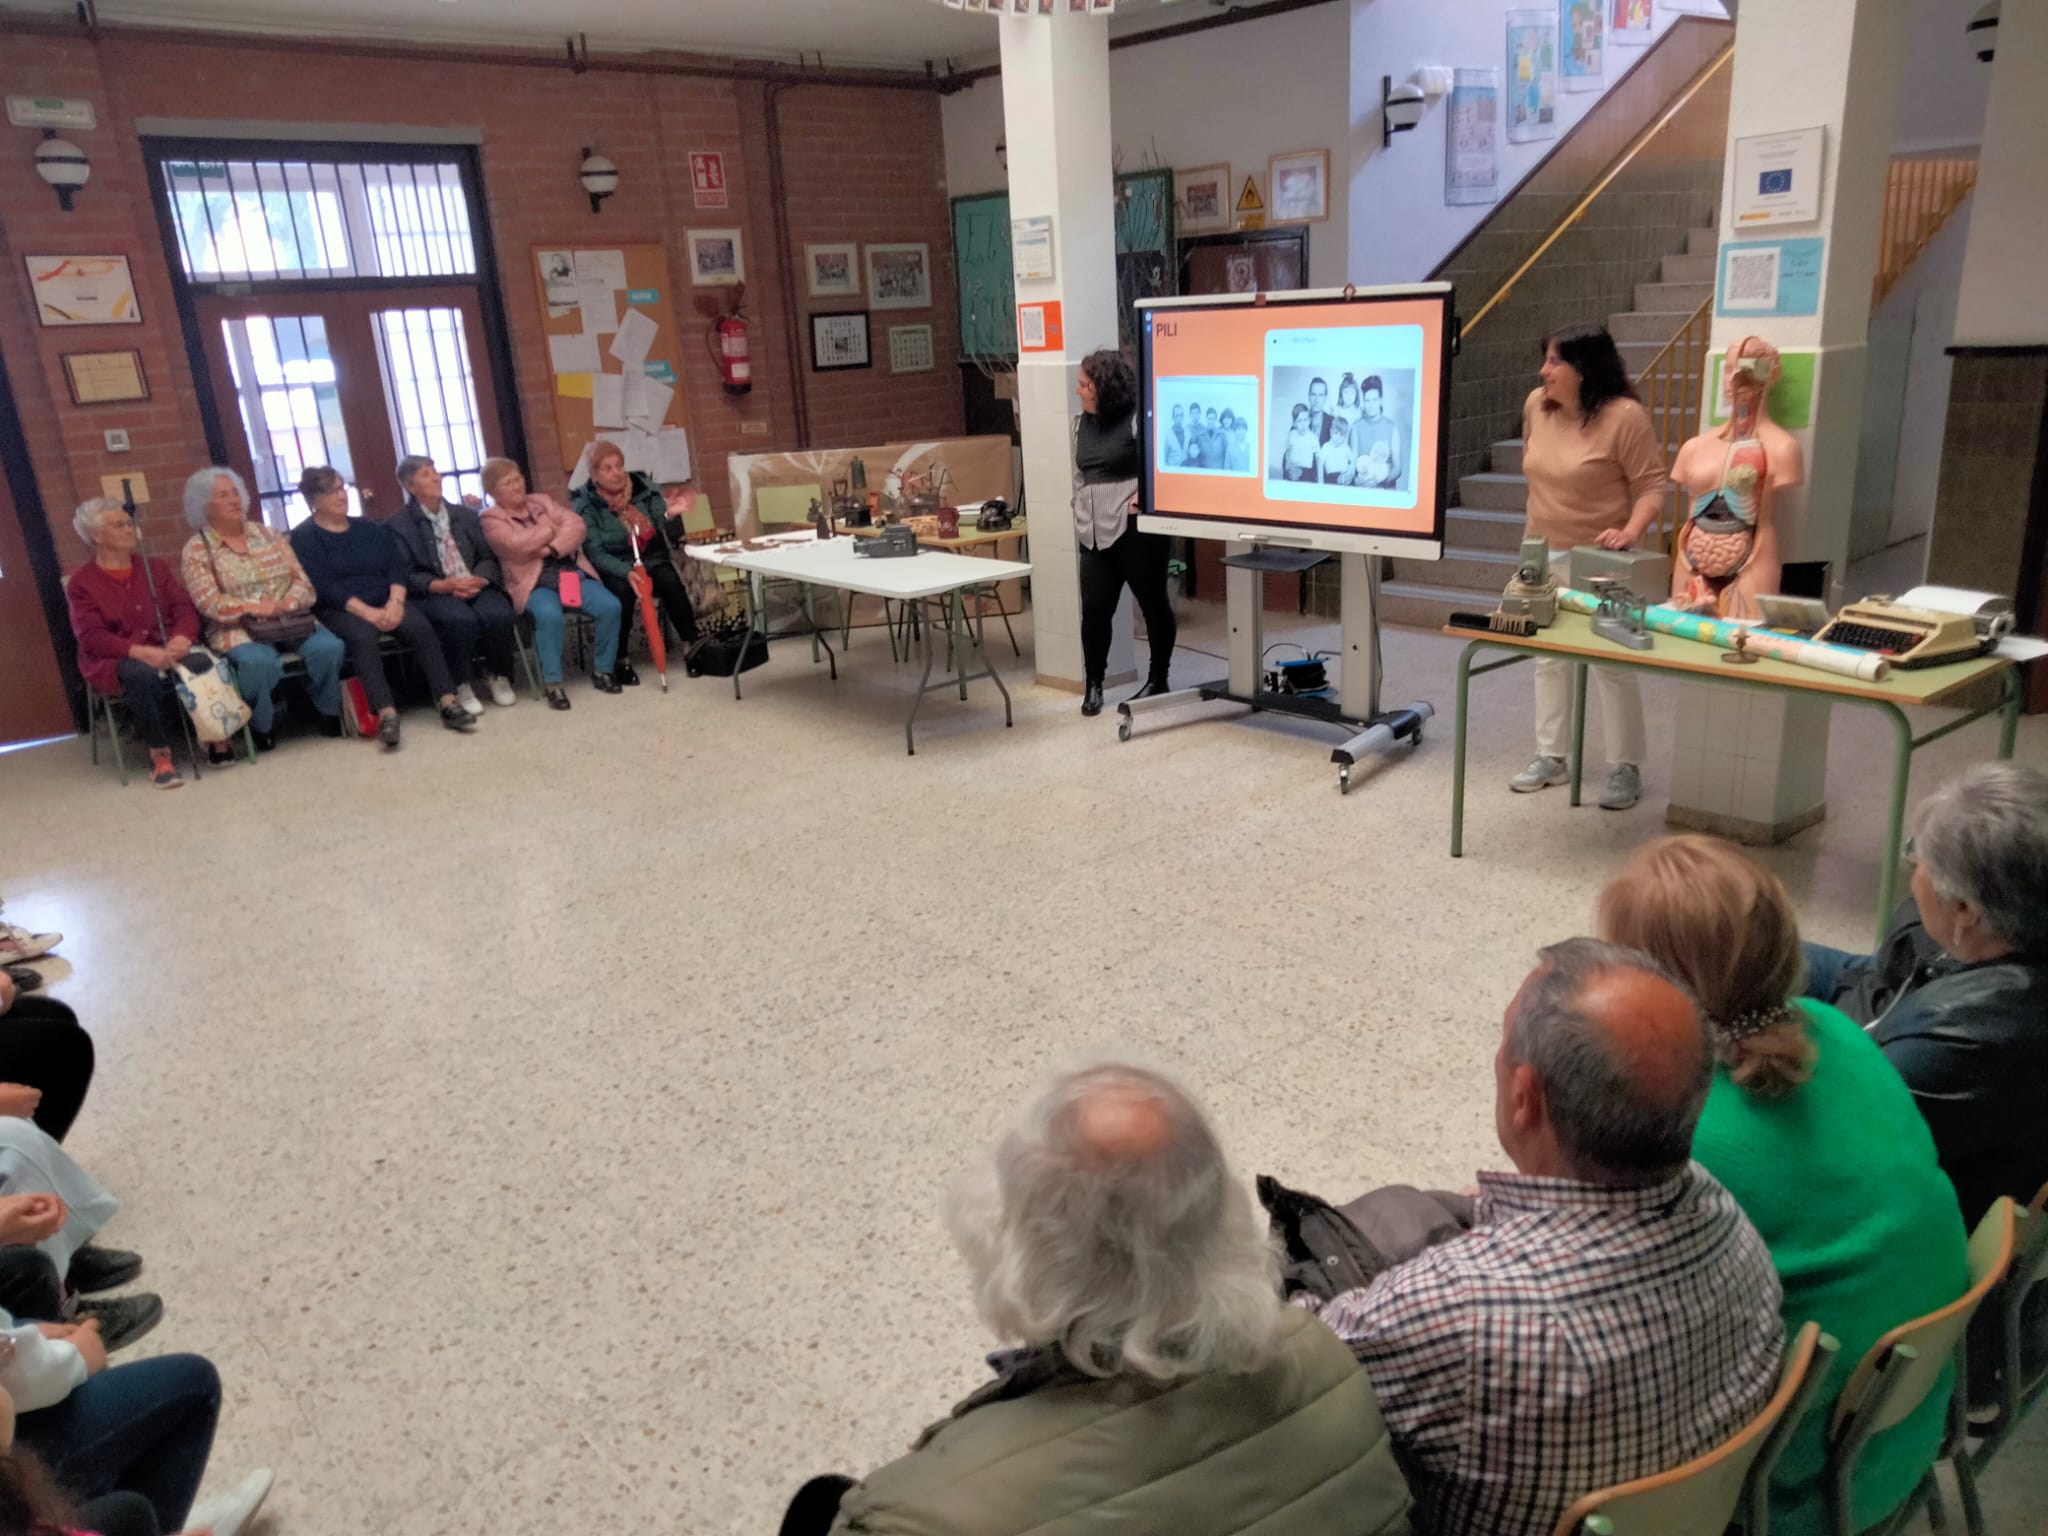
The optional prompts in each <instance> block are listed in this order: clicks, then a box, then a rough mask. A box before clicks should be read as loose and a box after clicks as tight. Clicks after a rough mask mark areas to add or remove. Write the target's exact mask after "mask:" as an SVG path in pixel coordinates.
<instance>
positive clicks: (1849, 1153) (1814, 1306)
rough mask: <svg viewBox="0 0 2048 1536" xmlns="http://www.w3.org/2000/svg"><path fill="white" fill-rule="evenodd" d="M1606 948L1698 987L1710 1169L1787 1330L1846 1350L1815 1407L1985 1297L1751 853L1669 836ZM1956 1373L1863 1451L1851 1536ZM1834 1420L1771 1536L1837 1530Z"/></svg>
mask: <svg viewBox="0 0 2048 1536" xmlns="http://www.w3.org/2000/svg"><path fill="white" fill-rule="evenodd" d="M1600 936H1601V937H1602V938H1604V939H1607V940H1610V941H1611V942H1613V943H1616V944H1628V945H1633V946H1634V947H1635V948H1637V949H1640V950H1643V951H1645V952H1646V953H1648V954H1649V955H1651V956H1653V957H1654V958H1655V959H1657V960H1659V961H1661V962H1662V963H1663V964H1664V966H1665V967H1666V968H1667V969H1668V970H1670V971H1671V973H1672V974H1673V975H1675V976H1677V977H1678V978H1679V979H1681V980H1682V981H1684V982H1685V983H1686V984H1687V985H1688V986H1689V987H1691V988H1692V991H1693V995H1694V996H1695V997H1697V998H1698V999H1699V1006H1700V1012H1701V1014H1702V1015H1703V1016H1705V1017H1706V1018H1707V1019H1708V1020H1709V1022H1710V1024H1711V1026H1712V1028H1713V1031H1714V1039H1715V1045H1716V1049H1717V1052H1718V1054H1719V1058H1720V1064H1719V1066H1717V1067H1716V1068H1715V1071H1714V1081H1713V1085H1712V1086H1711V1087H1710V1088H1709V1089H1708V1091H1707V1103H1706V1107H1705V1109H1703V1110H1702V1111H1701V1112H1700V1118H1699V1126H1698V1128H1697V1129H1696V1130H1695V1131H1694V1133H1693V1144H1692V1155H1693V1158H1694V1159H1695V1161H1697V1162H1699V1163H1701V1164H1702V1165H1703V1166H1704V1167H1705V1168H1706V1170H1707V1171H1708V1172H1709V1173H1711V1174H1713V1176H1714V1177H1715V1178H1717V1179H1719V1180H1720V1181H1721V1183H1722V1185H1723V1186H1724V1187H1725V1188H1726V1189H1727V1190H1728V1192H1729V1193H1730V1194H1731V1195H1733V1196H1734V1197H1735V1199H1736V1202H1737V1203H1738V1204H1739V1205H1741V1207H1742V1210H1743V1214H1745V1215H1746V1216H1748V1217H1749V1219H1750V1221H1751V1223H1752V1224H1753V1225H1754V1226H1755V1227H1756V1229H1757V1232H1758V1233H1759V1234H1760V1235H1761V1236H1762V1238H1763V1240H1764V1242H1765V1244H1766V1245H1767V1246H1768V1247H1769V1248H1770V1250H1771V1263H1772V1265H1773V1267H1774V1268H1776V1270H1777V1271H1778V1280H1779V1283H1780V1284H1781V1285H1782V1286H1783V1288H1784V1296H1785V1299H1784V1305H1783V1314H1782V1315H1783V1317H1784V1322H1785V1332H1786V1335H1787V1337H1790V1335H1791V1333H1792V1331H1793V1330H1794V1329H1796V1328H1799V1327H1801V1326H1803V1325H1804V1324H1805V1323H1807V1322H1808V1321H1809V1320H1811V1321H1813V1322H1817V1323H1819V1324H1820V1326H1821V1328H1822V1330H1823V1331H1824V1332H1827V1333H1830V1334H1833V1335H1834V1336H1835V1338H1836V1339H1837V1340H1838V1341H1839V1342H1840V1344H1841V1350H1840V1352H1839V1353H1838V1354H1837V1355H1836V1356H1835V1363H1834V1366H1833V1375H1832V1377H1831V1378H1830V1380H1828V1381H1827V1382H1826V1383H1824V1384H1823V1385H1822V1387H1821V1390H1820V1392H1819V1394H1818V1396H1816V1397H1815V1399H1814V1401H1815V1402H1816V1403H1817V1404H1828V1403H1833V1402H1834V1401H1835V1400H1836V1399H1837V1398H1838V1397H1840V1396H1841V1393H1842V1387H1843V1386H1844V1384H1845V1383H1846V1382H1847V1380H1848V1376H1849V1373H1850V1372H1851V1371H1852V1370H1854V1369H1855V1367H1856V1362H1857V1361H1858V1360H1860V1359H1862V1358H1863V1356H1864V1354H1865V1353H1867V1352H1868V1351H1869V1349H1870V1346H1871V1345H1873V1344H1875V1343H1876V1342H1877V1340H1878V1339H1879V1338H1880V1337H1881V1336H1882V1335H1884V1334H1885V1333H1888V1332H1889V1331H1890V1330H1892V1329H1893V1328H1896V1327H1897V1326H1898V1325H1899V1324H1900V1323H1904V1322H1909V1321H1911V1320H1912V1319H1914V1318H1916V1317H1920V1316H1923V1315H1925V1314H1926V1313H1929V1312H1932V1311H1934V1310H1935V1309H1936V1308H1938V1307H1944V1306H1947V1305H1948V1304H1949V1303H1950V1302H1952V1301H1954V1300H1955V1299H1956V1298H1957V1297H1959V1296H1961V1295H1962V1294H1963V1292H1964V1291H1965V1290H1967V1289H1968V1288H1969V1283H1970V1272H1969V1258H1968V1254H1967V1251H1966V1239H1965V1237H1964V1233H1963V1216H1962V1211H1961V1209H1960V1208H1959V1207H1958V1206H1957V1204H1956V1192H1955V1189H1954V1187H1953V1186H1952V1185H1950V1183H1949V1181H1948V1177H1947V1175H1945V1174H1944V1173H1943V1172H1942V1171H1941V1165H1940V1163H1939V1162H1938V1161H1937V1160H1936V1158H1935V1153H1934V1137H1933V1135H1932V1134H1931V1133H1930V1132H1929V1131H1928V1129H1927V1122H1926V1121H1925V1120H1924V1119H1923V1118H1922V1117H1921V1114H1920V1109H1919V1106H1918V1105H1916V1104H1915V1103H1914V1102H1913V1095H1912V1093H1911V1092H1910V1091H1909V1090H1908V1089H1907V1087H1906V1084H1905V1081H1904V1080H1903V1079H1902V1078H1901V1077H1900V1076H1899V1074H1898V1072H1897V1071H1896V1070H1895V1069H1894V1068H1893V1066H1892V1064H1891V1062H1890V1061H1888V1060H1887V1059H1886V1058H1885V1054H1884V1051H1883V1049H1882V1048H1881V1047H1879V1046H1878V1045H1877V1043H1876V1042H1875V1041H1873V1040H1872V1039H1871V1038H1870V1037H1869V1036H1868V1035H1866V1034H1865V1033H1864V1032H1863V1030H1862V1029H1861V1028H1860V1027H1858V1026H1857V1025H1856V1024H1854V1023H1852V1022H1850V1020H1849V1019H1848V1018H1847V1017H1845V1016H1844V1015H1843V1014H1841V1013H1840V1012H1838V1011H1837V1010H1835V1009H1833V1008H1831V1007H1829V1006H1828V1005H1827V1004H1826V1003H1821V1002H1816V1001H1814V1000H1813V999H1811V998H1802V997H1800V996H1799V991H1800V983H1801V979H1802V975H1803V972H1804V969H1805V963H1804V959H1803V957H1802V955H1801V952H1800V944H1799V924H1798V920H1797V919H1796V918H1795V917H1794V915H1793V912H1792V900H1791V898H1790V897H1789V896H1787V895H1786V894H1785V887H1784V886H1783V885H1782V884H1780V883H1779V881H1778V877H1777V876H1776V875H1774V874H1772V873H1771V872H1770V871H1769V870H1767V869H1765V868H1764V867H1763V866H1762V865H1760V864H1758V863H1756V862H1755V861H1754V860H1753V859H1751V858H1750V857H1749V856H1748V855H1746V854H1744V853H1743V852H1742V851H1741V850H1739V849H1737V848H1736V847H1735V846H1734V845H1733V844H1730V843H1724V842H1721V841H1720V840H1718V839H1716V838H1711V837H1665V838H1659V839H1658V840H1657V841H1655V842H1653V843H1648V844H1645V845H1644V846H1643V847H1642V848H1640V849H1638V850H1637V851H1636V854H1635V856H1634V857H1633V858H1632V859H1630V860H1629V862H1628V863H1627V865H1626V866H1624V867H1623V869H1622V872H1621V874H1620V875H1619V876H1617V877H1616V878H1615V880H1614V881H1613V883H1612V884H1610V885H1609V886H1608V887H1607V889H1606V890H1605V891H1603V892H1602V893H1601V895H1600ZM1949 1395H1950V1388H1949V1384H1948V1381H1947V1379H1946V1378H1944V1380H1943V1382H1942V1383H1941V1385H1940V1386H1939V1387H1938V1388H1937V1389H1936V1390H1935V1391H1933V1392H1930V1393H1929V1394H1928V1395H1927V1398H1926V1400H1925V1401H1924V1402H1922V1403H1921V1404H1920V1406H1919V1407H1918V1408H1916V1409H1914V1410H1913V1412H1911V1413H1910V1414H1908V1415H1907V1416H1906V1417H1905V1419H1904V1420H1903V1421H1901V1422H1900V1423H1899V1424H1897V1425H1895V1426H1894V1427H1893V1428H1891V1429H1888V1430H1885V1431H1884V1432H1883V1433H1881V1434H1879V1435H1878V1436H1877V1437H1876V1438H1874V1439H1873V1440H1872V1441H1871V1442H1870V1443H1869V1445H1867V1446H1865V1447H1864V1450H1863V1454H1862V1456H1861V1457H1860V1458H1859V1460H1858V1461H1857V1465H1856V1480H1855V1486H1854V1488H1853V1490H1852V1497H1853V1505H1854V1507H1853V1509H1852V1510H1851V1518H1850V1520H1849V1522H1848V1526H1849V1529H1851V1530H1855V1531H1862V1530H1869V1529H1871V1528H1873V1527H1876V1526H1879V1525H1882V1524H1884V1523H1885V1522H1886V1521H1887V1519H1888V1518H1889V1517H1890V1515H1891V1514H1892V1512H1893V1511H1894V1510H1896V1509H1897V1508H1898V1507H1899V1506H1900V1505H1901V1504H1903V1503H1904V1502H1905V1501H1906V1499H1907V1498H1908V1497H1909V1496H1910V1495H1911V1494H1912V1492H1913V1489H1914V1488H1915V1487H1916V1486H1917V1485H1918V1484H1919V1482H1920V1479H1921V1477H1922V1476H1923V1475H1924V1474H1925V1473H1926V1472H1927V1470H1928V1468H1929V1467H1931V1466H1932V1465H1933V1464H1934V1458H1935V1454H1936V1452H1937V1451H1938V1450H1939V1449H1940V1446H1941V1440H1942V1430H1943V1422H1944V1415H1945V1414H1946V1412H1947V1407H1948V1400H1949ZM1827 1428H1828V1415H1827V1413H1826V1412H1825V1411H1824V1410H1823V1409H1821V1408H1816V1409H1815V1410H1814V1411H1812V1412H1810V1413H1809V1414H1807V1416H1806V1418H1805V1420H1804V1421H1803V1422H1802V1423H1801V1424H1800V1426H1799V1429H1798V1431H1797V1432H1796V1433H1795V1434H1794V1435H1793V1436H1792V1439H1791V1441H1790V1442H1789V1443H1788V1444H1787V1445H1786V1447H1785V1451H1784V1454H1783V1455H1782V1456H1780V1457H1779V1459H1778V1466H1777V1470H1776V1472H1775V1473H1774V1474H1773V1476H1772V1478H1771V1536H1788V1533H1789V1536H1821V1533H1822V1532H1824V1531H1826V1530H1829V1529H1831V1528H1832V1527H1831V1526H1830V1524H1829V1521H1828V1513H1827V1497H1826V1488H1825V1482H1826V1479H1825V1468H1826V1461H1827Z"/></svg>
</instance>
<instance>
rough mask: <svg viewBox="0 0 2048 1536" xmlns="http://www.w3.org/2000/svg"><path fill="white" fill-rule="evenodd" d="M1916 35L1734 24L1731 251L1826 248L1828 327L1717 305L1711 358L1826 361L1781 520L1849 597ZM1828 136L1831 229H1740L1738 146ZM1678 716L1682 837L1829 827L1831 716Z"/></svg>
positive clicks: (1825, 224)
mask: <svg viewBox="0 0 2048 1536" xmlns="http://www.w3.org/2000/svg"><path fill="white" fill-rule="evenodd" d="M1905 30H1906V26H1905V4H1904V0H1796V3H1794V0H1754V3H1751V4H1747V5H1744V6H1743V7H1742V8H1741V9H1740V10H1739V11H1738V12H1737V13H1736V22H1735V78H1734V82H1733V86H1732V88H1731V90H1730V95H1729V103H1728V156H1727V170H1726V174H1725V177H1724V180H1723V192H1722V199H1721V241H1722V243H1723V244H1724V245H1725V244H1727V243H1728V242H1729V241H1731V240H1739V241H1756V240H1766V239H1774V238H1778V237H1783V238H1785V239H1788V240H1798V239H1811V238H1813V237H1815V236H1819V237H1821V238H1822V239H1824V240H1825V241H1826V242H1827V245H1826V248H1825V250H1824V252H1823V257H1822V267H1821V285H1820V309H1819V313H1818V314H1813V315H1784V316H1770V315H1745V314H1739V313H1738V314H1733V315H1728V314H1723V313H1721V311H1720V306H1719V303H1718V299H1717V302H1716V306H1715V313H1714V321H1713V336H1712V343H1711V346H1710V349H1709V350H1710V351H1715V352H1725V351H1726V350H1727V349H1728V347H1730V346H1731V345H1733V344H1734V343H1736V342H1738V341H1740V340H1741V339H1742V338H1743V337H1745V336H1752V335H1754V336H1761V337H1763V338H1764V339H1765V340H1766V341H1768V342H1770V343H1771V344H1772V345H1774V346H1776V347H1777V348H1778V349H1779V350H1780V352H1782V353H1786V354H1788V355H1789V354H1792V353H1797V352H1809V353H1812V354H1814V383H1813V407H1812V416H1811V421H1810V423H1809V424H1808V425H1807V426H1806V427H1803V428H1800V427H1794V428H1792V429H1791V430H1792V434H1793V436H1794V437H1796V438H1798V439H1799V442H1800V445H1801V447H1802V448H1804V449H1805V453H1806V483H1805V484H1804V485H1802V486H1800V487H1798V488H1796V489H1794V490H1792V491H1790V492H1788V493H1786V494H1784V495H1782V496H1779V497H1777V498H1776V499H1775V500H1774V501H1773V508H1774V513H1775V517H1776V521H1777V526H1778V547H1779V551H1780V553H1781V555H1782V557H1783V558H1784V559H1785V560H1786V561H1788V562H1789V561H1795V560H1826V561H1828V562H1830V563H1831V564H1832V566H1833V577H1834V580H1835V581H1836V582H1837V583H1839V582H1840V581H1841V580H1842V577H1843V574H1844V571H1843V567H1844V566H1845V564H1846V563H1847V561H1848V557H1849V521H1850V512H1851V508H1852V503H1853V499H1854V492H1855V486H1856V454H1857V446H1858V440H1859V431H1860V427H1861V423H1862V416H1863V393H1864V378H1865V373H1866V365H1867V361H1868V357H1867V353H1868V337H1869V332H1870V284H1871V279H1872V276H1873V275H1874V274H1875V272H1876V270H1877V262H1878V242H1879V240H1880V238H1881V235H1882V227H1883V220H1884V194H1885V179H1886V175H1887V168H1888V167H1889V165H1890V164H1891V150H1892V138H1893V128H1894V123H1893V114H1894V111H1895V108H1896V104H1897V102H1898V93H1899V80H1900V72H1901V70H1902V69H1903V68H1904V64H1905V61H1904V42H1905ZM1816 126H1818V127H1821V128H1823V129H1825V130H1826V142H1825V148H1824V151H1823V154H1822V161H1821V185H1820V217H1819V218H1818V219H1817V220H1816V221H1814V222H1812V223H1807V224H1783V225H1773V226H1770V227H1768V228H1766V229H1763V230H1758V229H1755V228H1754V227H1748V228H1745V227H1743V226H1741V225H1739V224H1737V223H1736V221H1735V206H1734V204H1735V163H1736V157H1735V141H1736V140H1737V139H1741V138H1749V137H1752V136H1754V135H1756V134H1763V133H1782V132H1789V131H1792V130H1795V129H1800V128H1812V127H1816ZM1719 388H1720V380H1719V378H1718V377H1709V378H1708V379H1707V381H1706V392H1705V399H1706V400H1707V401H1708V402H1710V403H1711V401H1712V399H1713V398H1714V396H1715V395H1716V394H1717V393H1718V390H1719ZM1701 425H1702V426H1704V425H1705V422H1704V420H1703V421H1702V423H1701ZM1788 425H1789V424H1788ZM1678 710H1679V717H1678V737H1677V742H1676V744H1675V746H1674V748H1673V752H1672V773H1671V808H1670V812H1669V818H1668V819H1669V820H1670V821H1671V822H1672V823H1673V824H1674V825H1678V826H1686V827H1697V828H1702V829H1705V830H1709V831H1714V832H1719V833H1722V834H1724V835H1727V836H1732V837H1738V838H1741V839H1743V840H1745V841H1750V842H1776V841H1780V840H1782V839H1783V838H1786V837H1789V836H1791V835H1792V834H1793V833H1794V832H1797V831H1799V830H1800V829H1801V828H1802V827H1807V826H1811V825H1812V824H1813V823H1814V822H1816V821H1819V820H1820V819H1821V818H1822V817H1823V816H1824V815H1825V814H1826V773H1827V747H1828V723H1829V713H1828V708H1827V706H1826V705H1825V704H1822V703H1819V702H1817V701H1815V700H1813V699H1810V698H1785V697H1782V696H1777V695H1768V694H1751V693H1746V692H1744V693H1738V692H1736V691H1735V690H1733V689H1724V688H1715V687H1713V686H1712V685H1699V684H1692V685H1687V686H1685V687H1683V688H1681V689H1680V697H1679V705H1678Z"/></svg>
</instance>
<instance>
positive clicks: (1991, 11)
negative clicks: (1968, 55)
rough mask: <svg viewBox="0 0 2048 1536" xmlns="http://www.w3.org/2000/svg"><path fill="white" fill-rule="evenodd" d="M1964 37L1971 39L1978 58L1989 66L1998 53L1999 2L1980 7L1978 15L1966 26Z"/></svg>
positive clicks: (1992, 1)
mask: <svg viewBox="0 0 2048 1536" xmlns="http://www.w3.org/2000/svg"><path fill="white" fill-rule="evenodd" d="M1963 35H1964V36H1965V37H1967V38H1969V40H1970V46H1971V47H1972V48H1973V49H1975V50H1976V52H1977V57H1978V58H1980V59H1982V60H1983V61H1984V62H1985V63H1986V64H1989V63H1990V62H1991V60H1992V57H1993V56H1994V55H1995V54H1996V53H1997V52H1998V0H1988V3H1987V4H1984V5H1980V6H1978V7H1977V14H1976V15H1974V16H1972V17H1971V18H1970V19H1969V21H1968V22H1967V23H1966V24H1965V25H1964V27H1963Z"/></svg>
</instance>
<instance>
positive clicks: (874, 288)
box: [868, 245, 932, 309]
mask: <svg viewBox="0 0 2048 1536" xmlns="http://www.w3.org/2000/svg"><path fill="white" fill-rule="evenodd" d="M868 304H869V306H870V307H871V308H874V309H930V308H931V307H932V248H931V247H930V246H928V245H871V246H869V247H868Z"/></svg>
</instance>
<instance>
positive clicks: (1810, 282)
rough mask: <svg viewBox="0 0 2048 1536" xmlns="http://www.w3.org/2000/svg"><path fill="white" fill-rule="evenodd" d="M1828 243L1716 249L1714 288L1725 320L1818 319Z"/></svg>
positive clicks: (1756, 243) (1747, 243) (1736, 244)
mask: <svg viewBox="0 0 2048 1536" xmlns="http://www.w3.org/2000/svg"><path fill="white" fill-rule="evenodd" d="M1827 244H1828V243H1827V241H1826V240H1824V239H1822V238H1820V237H1819V236H1815V237H1813V238H1811V239H1807V240H1738V241H1731V242H1730V243H1728V244H1726V245H1724V246H1722V247H1721V270H1720V277H1719V281H1718V282H1717V284H1716V285H1715V294H1716V298H1717V300H1718V304H1717V307H1718V309H1719V311H1720V313H1722V314H1724V315H1817V314H1819V313H1820V275H1821V266H1822V262H1823V258H1824V257H1825V256H1826V254H1827Z"/></svg>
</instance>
